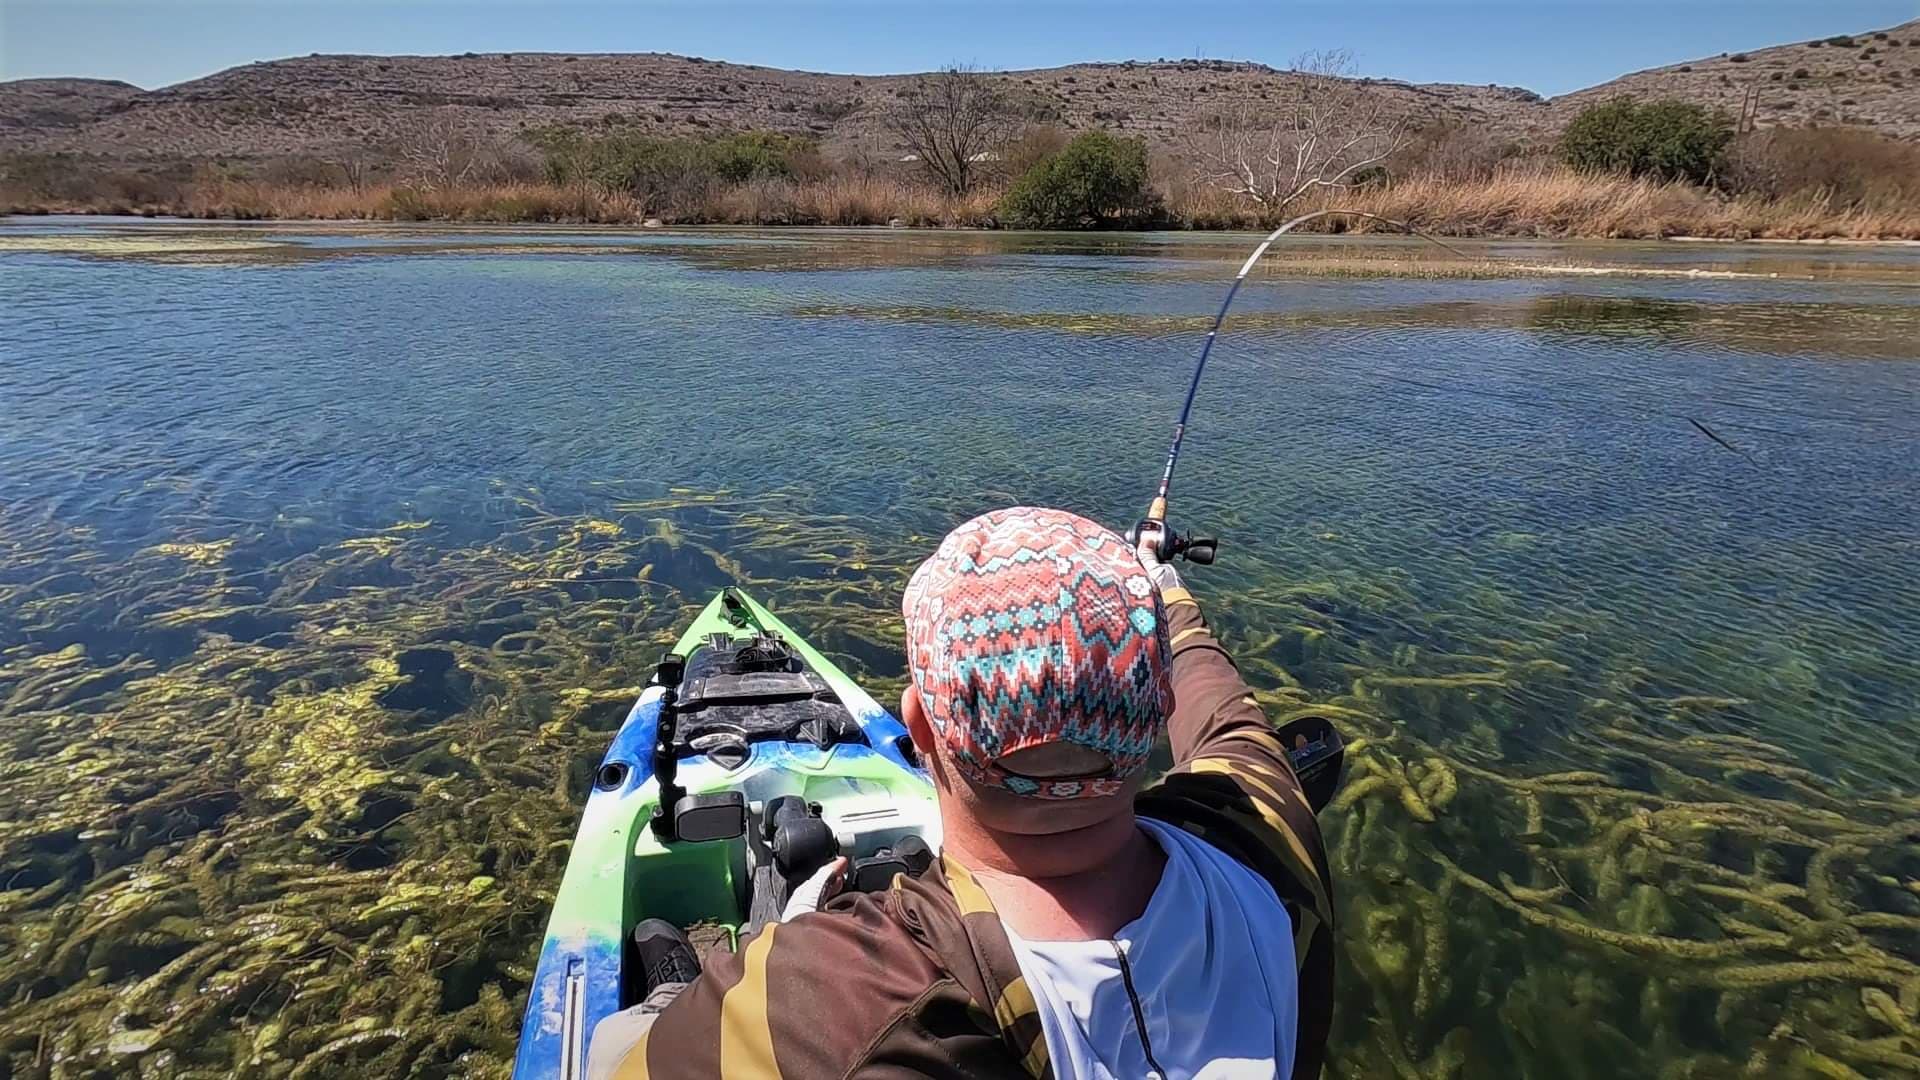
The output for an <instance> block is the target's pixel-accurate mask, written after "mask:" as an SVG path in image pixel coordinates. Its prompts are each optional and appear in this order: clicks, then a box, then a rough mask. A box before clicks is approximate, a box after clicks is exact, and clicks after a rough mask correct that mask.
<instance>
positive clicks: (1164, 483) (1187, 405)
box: [1127, 210, 1469, 566]
mask: <svg viewBox="0 0 1920 1080" xmlns="http://www.w3.org/2000/svg"><path fill="white" fill-rule="evenodd" d="M1336 214H1339V215H1344V216H1346V217H1357V218H1366V219H1367V220H1368V221H1378V222H1382V223H1384V224H1387V225H1392V226H1394V227H1395V228H1399V229H1404V230H1405V231H1406V232H1408V233H1411V234H1412V235H1414V236H1418V237H1420V238H1421V239H1422V240H1426V241H1428V242H1429V243H1433V244H1437V245H1439V246H1440V247H1442V248H1445V249H1446V250H1448V251H1450V252H1453V253H1454V254H1455V255H1458V256H1460V257H1461V258H1463V259H1464V258H1468V257H1469V256H1468V255H1467V254H1466V253H1465V252H1463V251H1461V250H1460V249H1458V248H1456V247H1453V246H1452V245H1450V244H1445V243H1442V242H1441V241H1439V240H1437V239H1435V238H1434V237H1431V236H1428V235H1427V234H1426V233H1424V232H1421V231H1420V230H1419V229H1416V228H1414V227H1413V226H1411V225H1409V224H1407V223H1406V222H1404V221H1395V220H1393V219H1392V218H1388V217H1381V216H1380V215H1379V214H1369V213H1367V212H1366V211H1364V210H1315V211H1313V212H1312V213H1308V214H1301V215H1300V216H1299V217H1297V218H1294V219H1293V220H1292V221H1289V222H1287V223H1286V224H1284V225H1282V226H1280V227H1279V228H1277V229H1275V230H1273V231H1272V232H1270V233H1268V234H1267V238H1266V239H1265V240H1262V241H1260V246H1259V247H1257V248H1254V249H1253V254H1251V255H1249V256H1247V261H1246V262H1244V263H1241V264H1240V272H1239V273H1237V274H1235V275H1233V284H1232V285H1229V286H1227V296H1226V299H1224V300H1222V301H1220V310H1219V311H1218V312H1216V313H1215V314H1214V316H1213V325H1212V326H1210V327H1208V328H1207V336H1206V339H1205V340H1204V341H1202V342H1201V344H1200V361H1199V363H1196V364H1195V365H1194V366H1193V379H1192V380H1191V381H1189V382H1188V383H1187V399H1186V400H1185V401H1184V402H1182V403H1181V405H1180V419H1179V420H1177V421H1175V423H1174V425H1173V445H1171V446H1169V447H1168V448H1167V465H1166V468H1164V469H1162V470H1161V471H1160V488H1159V490H1158V491H1156V492H1155V493H1154V496H1153V502H1152V503H1151V504H1149V505H1148V507H1147V516H1146V517H1145V518H1144V519H1142V520H1141V521H1140V523H1139V524H1138V525H1135V526H1134V527H1133V528H1132V529H1129V530H1128V531H1127V539H1128V541H1130V542H1132V543H1139V538H1140V536H1141V535H1142V534H1144V533H1145V532H1146V531H1147V530H1148V529H1157V530H1159V535H1160V541H1159V545H1158V548H1157V553H1158V555H1159V556H1160V559H1161V561H1163V562H1164V561H1167V560H1169V559H1173V558H1176V557H1177V558H1182V559H1185V560H1187V561H1188V562H1192V563H1198V564H1200V565H1201V566H1207V565H1209V564H1211V563H1212V562H1213V560H1214V558H1215V557H1216V556H1218V555H1219V553H1220V541H1219V540H1218V539H1216V538H1214V537H1210V536H1183V535H1181V534H1180V533H1177V532H1175V531H1174V530H1173V529H1172V528H1170V527H1168V525H1167V497H1168V495H1169V494H1170V493H1171V492H1172V491H1173V469H1174V466H1176V465H1178V464H1179V463H1180V443H1181V442H1182V440H1184V439H1185V438H1186V436H1187V418H1188V417H1189V416H1191V415H1192V413H1193V399H1194V396H1195V395H1196V394H1198V393H1199V392H1200V376H1201V375H1203V374H1205V373H1206V370H1207V357H1208V356H1209V355H1211V354H1212V353H1213V343H1214V340H1215V339H1216V338H1218V337H1219V336H1220V324H1221V323H1223V322H1225V321H1226V319H1227V309H1229V308H1231V307H1233V298H1234V297H1235V296H1236V295H1238V294H1239V292H1240V286H1241V285H1242V284H1244V283H1245V282H1246V280H1247V274H1248V273H1249V272H1250V271H1252V270H1253V264H1254V263H1257V262H1259V261H1260V256H1262V255H1265V254H1266V253H1267V249H1268V248H1270V247H1272V246H1273V242H1274V241H1275V240H1278V239H1280V238H1281V237H1282V236H1285V235H1286V234H1287V233H1289V232H1291V231H1292V230H1293V228H1294V226H1296V225H1302V224H1305V223H1306V222H1309V221H1312V220H1314V219H1316V218H1323V217H1331V216H1333V215H1336Z"/></svg>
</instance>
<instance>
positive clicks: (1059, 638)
mask: <svg viewBox="0 0 1920 1080" xmlns="http://www.w3.org/2000/svg"><path fill="white" fill-rule="evenodd" d="M900 611H901V614H902V615H903V616H904V617H905V619H906V623H907V663H908V666H909V667H910V668H911V669H912V671H913V681H914V685H915V687H916V688H917V689H918V692H919V694H920V701H921V704H922V705H923V706H924V707H925V708H926V712H927V718H928V720H929V722H930V723H931V724H932V726H933V730H934V732H935V734H936V735H937V736H938V737H939V739H940V740H941V742H943V743H944V744H945V745H946V747H947V749H948V751H949V753H950V757H951V759H952V761H953V763H954V766H955V767H956V768H958V769H959V770H961V771H962V772H963V773H965V774H966V775H967V777H968V778H969V779H971V780H973V781H974V782H975V783H978V784H982V785H984V786H988V787H998V788H1004V789H1006V790H1008V791H1011V792H1013V793H1015V794H1017V795H1027V796H1032V797H1034V798H1041V799H1070V798H1076V797H1083V796H1095V795H1111V794H1114V793H1116V792H1118V791H1119V790H1120V789H1121V786H1122V784H1123V782H1124V781H1125V780H1126V779H1127V778H1129V777H1131V776H1133V775H1134V774H1135V773H1138V772H1139V771H1140V769H1141V768H1142V767H1143V766H1144V765H1145V764H1146V761H1147V755H1148V753H1149V752H1151V750H1152V749H1153V744H1154V741H1155V740H1156V739H1158V738H1159V736H1160V733H1161V731H1162V730H1163V729H1164V728H1165V725H1166V720H1167V717H1168V715H1169V714H1170V713H1171V712H1172V710H1173V687H1172V684H1171V683H1170V682H1169V680H1168V671H1167V663H1168V659H1169V657H1170V655H1171V651H1170V650H1169V649H1168V647H1167V631H1166V619H1165V616H1164V614H1163V612H1162V610H1161V607H1160V597H1159V594H1158V593H1156V592H1155V591H1154V588H1153V584H1152V582H1150V581H1149V580H1148V579H1147V573H1146V568H1145V567H1143V566H1142V565H1141V564H1140V558H1139V556H1138V555H1136V554H1134V550H1133V547H1132V546H1131V545H1129V544H1128V543H1127V542H1126V541H1125V540H1123V539H1121V538H1120V536H1119V535H1118V534H1116V533H1114V532H1112V531H1111V530H1109V529H1105V528H1102V527H1101V526H1099V525H1096V524H1094V523H1093V522H1091V521H1088V520H1087V519H1086V518H1083V517H1081V516H1079V515H1078V514H1070V513H1067V512H1066V511H1064V510H1048V509H1045V508H1041V507H1032V506H1016V507H1012V508H1010V509H1006V510H995V511H993V512H991V513H987V514H982V515H980V516H979V517H977V518H974V519H973V520H972V521H969V522H967V523H966V524H964V525H962V526H960V527H959V528H957V529H955V530H953V532H951V533H949V534H948V535H947V538H946V539H945V540H942V541H941V542H940V547H939V549H938V550H937V551H935V552H934V553H933V555H932V557H930V558H928V559H927V561H926V562H924V563H922V564H921V565H920V569H918V570H916V571H915V572H914V575H913V580H912V581H910V582H908V584H907V592H906V596H905V597H904V598H903V599H902V601H901V604H900ZM1051 742H1069V743H1073V744H1075V745H1078V746H1084V747H1086V748H1088V749H1090V750H1096V751H1098V752H1100V753H1101V754H1104V755H1106V757H1107V760H1108V761H1109V762H1110V763H1111V764H1110V767H1109V768H1106V769H1103V770H1101V771H1100V772H1098V773H1097V774H1095V775H1091V776H1081V777H1060V778H1055V777H1026V776H1021V775H1018V774H1016V773H1014V772H1011V771H1009V770H1007V769H1006V768H1004V767H1002V766H1000V765H999V764H998V761H999V759H1001V758H1003V757H1005V756H1006V755H1008V754H1012V753H1014V752H1016V751H1019V750H1024V749H1027V748H1028V747H1033V746H1041V745H1044V744H1046V743H1051Z"/></svg>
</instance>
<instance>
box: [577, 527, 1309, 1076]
mask: <svg viewBox="0 0 1920 1080" xmlns="http://www.w3.org/2000/svg"><path fill="white" fill-rule="evenodd" d="M1157 541H1158V536H1157V535H1155V534H1152V533H1151V532H1150V533H1149V535H1146V536H1143V537H1142V538H1141V543H1140V546H1139V548H1138V549H1137V550H1136V549H1135V548H1133V547H1129V546H1128V545H1127V543H1126V542H1125V541H1124V540H1122V539H1121V538H1120V537H1119V536H1118V535H1116V534H1114V533H1113V532H1111V531H1109V530H1107V529H1104V528H1102V527H1100V526H1099V525H1096V524H1094V523H1093V522H1091V521H1088V520H1087V519H1085V518H1082V517H1078V516H1076V515H1074V514H1070V513H1067V512H1065V511H1061V510H1048V509H1038V508H1030V507H1015V508H1012V509H1007V510H998V511H994V512H992V513H989V514H985V515H982V516H980V517H978V518H975V519H973V520H972V521H969V522H967V523H966V524H964V525H962V526H960V527H959V528H958V529H955V530H954V531H953V532H952V533H951V534H950V535H948V536H947V538H946V539H945V540H944V541H942V542H941V544H940V547H939V550H937V551H936V552H935V553H934V554H933V556H932V557H931V558H929V559H928V560H927V561H926V563H925V564H923V565H922V566H921V567H920V569H919V570H918V571H917V572H916V573H915V574H914V576H913V579H912V581H911V582H910V583H909V584H908V586H907V591H906V597H905V600H904V601H903V603H902V614H903V616H904V617H905V619H906V625H907V641H908V654H909V655H908V659H909V667H910V669H911V674H912V680H913V681H912V683H911V685H909V686H908V688H907V690H906V693H905V694H904V695H903V697H902V700H901V710H900V711H901V719H902V720H903V721H904V722H905V723H906V725H907V728H908V730H909V732H911V734H912V737H913V742H914V745H915V746H916V747H917V748H918V749H919V751H920V754H921V756H922V757H923V758H924V760H925V761H926V763H927V767H928V771H929V772H930V773H931V774H932V777H933V782H934V787H935V790H936V792H937V795H938V798H939V805H940V816H941V822H942V825H943V829H944V840H943V850H942V851H941V855H940V858H939V860H938V861H936V862H935V864H934V866H933V867H932V868H931V869H929V870H928V871H927V872H926V873H925V874H924V875H922V876H921V877H920V878H919V879H914V878H909V877H906V876H905V875H902V876H900V877H897V878H896V879H895V880H894V883H893V887H892V888H891V889H890V890H889V891H887V892H884V893H875V894H862V893H856V894H851V895H845V896H841V897H838V898H836V899H834V900H832V901H831V902H829V903H828V905H827V907H826V908H825V910H824V911H821V912H818V913H807V914H800V915H798V916H797V917H791V918H790V921H788V922H786V923H776V924H772V925H769V926H768V927H767V928H766V929H765V930H763V931H762V932H761V933H759V934H758V935H756V936H755V937H753V938H751V939H749V940H748V941H746V942H745V943H744V944H743V945H742V947H741V950H740V951H739V952H738V953H737V954H721V955H718V956H715V957H713V958H711V959H710V960H709V962H708V965H707V968H706V970H705V971H704V972H703V973H701V974H700V975H699V976H698V977H697V978H693V979H692V980H691V982H690V983H689V985H688V986H687V987H686V989H685V991H684V992H683V993H679V994H678V996H677V998H675V999H674V1000H673V1001H672V1003H671V1004H669V1005H667V1006H666V1007H665V1009H664V1011H662V1012H660V1013H659V1014H658V1017H657V1020H658V1022H657V1023H653V1024H651V1026H650V1027H648V1028H647V1029H646V1030H645V1031H644V1034H641V1035H639V1036H638V1037H637V1039H636V1038H634V1037H633V1035H632V1034H631V1031H632V1030H634V1029H632V1028H629V1029H628V1033H627V1034H625V1035H624V1036H623V1035H622V1034H621V1033H619V1032H616V1031H613V1030H609V1028H607V1027H606V1026H603V1027H602V1028H600V1029H598V1030H597V1031H596V1033H595V1039H594V1045H593V1047H592V1067H591V1070H590V1071H591V1073H592V1074H593V1075H595V1076H599V1075H609V1074H610V1075H614V1076H617V1077H620V1078H623V1080H627V1078H643V1077H656V1078H662V1077H712V1076H725V1077H785V1078H788V1080H794V1078H809V1080H810V1078H827V1077H831V1078H835V1080H838V1078H842V1077H857V1078H879V1077H907V1076H933V1077H954V1078H958V1077H1006V1078H1018V1077H1049V1076H1051V1077H1059V1078H1062V1080H1065V1078H1069V1077H1097V1078H1102V1080H1105V1078H1114V1080H1138V1078H1140V1077H1161V1078H1166V1080H1175V1078H1186V1077H1206V1078H1222V1077H1252V1076H1263V1077H1264V1076H1295V1077H1312V1076H1316V1075H1318V1073H1319V1071H1320V1063H1321V1058H1322V1055H1323V1052H1324V1046H1325V1041H1326V1034H1327V1027H1328V1022H1329V1019H1330V1009H1331V1005H1332V981H1333V953H1332V942H1331V937H1330V929H1331V914H1330V908H1329V883H1328V877H1327V864H1326V857H1325V852H1324V850H1323V848H1322V845H1321V840H1320V834H1319V830H1318V827H1317V825H1316V823H1315V821H1314V817H1313V812H1312V810H1311V808H1310V807H1309V806H1308V805H1307V801H1306V798H1305V796H1304V795H1303V793H1302V791H1301V788H1300V785H1299V783H1298V782H1297V780H1296V779H1295V777H1294V775H1293V772H1292V768H1291V765H1290V763H1289V760H1288V756H1287V753H1286V751H1285V749H1284V748H1283V747H1282V746H1281V745H1280V742H1279V740H1278V739H1277V738H1276V737H1275V735H1274V732H1273V727H1272V725H1271V724H1270V722H1269V721H1268V720H1267V718H1266V717H1265V716H1264V715H1263V714H1262V713H1261V711H1260V709H1259V707H1258V706H1257V705H1256V704H1255V702H1254V700H1253V697H1252V695H1251V694H1250V692H1249V691H1248V689H1247V687H1246V685H1245V684H1244V683H1243V682H1242V681H1241V680H1240V677H1239V675H1238V673H1237V672H1236V671H1235V670H1234V667H1233V664H1232V661H1231V660H1229V659H1228V657H1227V654H1226V652H1225V651H1224V650H1223V649H1222V648H1221V647H1220V645H1219V644H1218V642H1216V641H1215V640H1214V638H1213V635H1212V634H1211V633H1210V632H1209V631H1208V629H1207V625H1206V622H1205V620H1204V619H1203V618H1202V617H1201V615H1200V608H1199V605H1198V604H1196V603H1195V602H1194V599H1193V596H1192V594H1191V593H1189V592H1188V591H1187V590H1186V588H1185V587H1184V586H1183V585H1182V583H1181V581H1180V578H1179V575H1178V573H1177V572H1176V571H1175V570H1174V569H1173V567H1171V566H1168V565H1165V564H1163V563H1161V562H1160V560H1159V558H1158V557H1157V554H1156V549H1157V547H1158V544H1157ZM1162 734H1165V735H1166V736H1168V737H1169V739H1170V741H1171V743H1172V747H1173V754H1174V767H1173V769H1172V771H1171V772H1169V773H1168V774H1167V775H1166V776H1165V777H1163V778H1162V779H1161V780H1159V781H1158V782H1156V783H1155V784H1154V785H1153V786H1151V787H1148V788H1146V789H1145V790H1141V783H1142V771H1143V769H1144V768H1145V765H1146V760H1147V755H1148V754H1149V752H1150V751H1151V750H1152V748H1153V746H1154V745H1155V743H1156V741H1157V740H1158V739H1159V738H1160V736H1161V735H1162ZM689 969H690V965H687V964H685V963H684V962H680V963H679V964H678V966H676V964H674V963H669V964H667V965H666V966H665V967H664V968H663V969H662V970H663V971H665V972H666V973H667V974H668V975H672V976H673V977H676V978H679V977H684V976H681V975H674V974H673V973H674V972H677V971H684V972H685V973H686V974H691V971H690V970H689ZM622 1015H623V1016H624V1015H625V1014H622ZM646 1019H648V1020H653V1019H655V1018H654V1017H648V1018H646Z"/></svg>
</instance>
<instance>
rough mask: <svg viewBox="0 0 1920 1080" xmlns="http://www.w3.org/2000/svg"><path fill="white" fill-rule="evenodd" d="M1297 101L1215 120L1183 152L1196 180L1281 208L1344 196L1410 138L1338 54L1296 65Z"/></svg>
mask: <svg viewBox="0 0 1920 1080" xmlns="http://www.w3.org/2000/svg"><path fill="white" fill-rule="evenodd" d="M1291 81H1292V82H1293V83H1294V84H1295V97H1294V100H1293V101H1292V102H1290V103H1285V104H1279V105H1273V106H1270V105H1266V104H1265V103H1261V104H1260V105H1258V106H1244V107H1241V108H1240V109H1238V110H1236V111H1234V112H1230V113H1226V114H1222V115H1219V116H1216V117H1214V118H1213V119H1212V120H1211V121H1209V122H1208V123H1207V124H1206V126H1205V127H1204V128H1203V129H1202V130H1201V131H1200V132H1199V133H1198V134H1197V135H1196V136H1195V137H1194V138H1192V139H1191V140H1189V148H1190V151H1191V154H1192V157H1193V159H1194V162H1195V169H1196V172H1197V173H1198V175H1199V178H1200V179H1201V180H1202V181H1203V182H1205V183H1208V184H1211V185H1213V186H1214V187H1217V188H1219V189H1220V190H1222V191H1228V192H1232V193H1233V194H1236V195H1244V196H1246V197H1247V198H1248V199H1250V200H1252V202H1253V203H1254V204H1255V205H1257V206H1259V207H1260V208H1261V209H1263V210H1266V211H1269V212H1271V211H1275V210H1279V209H1281V208H1282V207H1285V206H1286V205H1287V204H1288V203H1291V202H1293V201H1294V200H1296V199H1298V198H1300V197H1301V196H1303V195H1305V194H1307V193H1308V192H1309V191H1313V190H1315V189H1317V188H1333V189H1339V190H1345V189H1347V188H1350V187H1352V186H1353V182H1354V180H1355V178H1356V177H1357V176H1360V175H1361V173H1362V171H1363V170H1366V169H1369V168H1370V167H1372V166H1377V165H1380V164H1381V163H1383V162H1385V161H1386V160H1387V158H1388V157H1389V156H1391V155H1392V154H1393V152H1394V151H1395V150H1398V149H1400V147H1401V146H1402V145H1404V144H1405V143H1406V141H1407V138H1408V136H1409V134H1410V128H1409V125H1408V120H1409V117H1408V116H1407V114H1406V113H1405V112H1404V111H1401V110H1396V109H1394V108H1393V106H1392V103H1391V102H1390V101H1389V100H1388V98H1387V97H1386V96H1385V95H1383V94H1381V93H1380V92H1379V91H1378V90H1376V89H1375V88H1374V87H1372V86H1371V85H1369V84H1368V83H1365V82H1362V81H1360V80H1358V79H1356V78H1355V77H1354V66H1353V57H1352V55H1351V54H1350V53H1347V52H1346V51H1344V50H1341V51H1333V52H1317V53H1307V54H1305V55H1303V56H1301V57H1300V58H1299V59H1298V60H1296V61H1294V71H1293V79H1292V80H1291Z"/></svg>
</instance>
